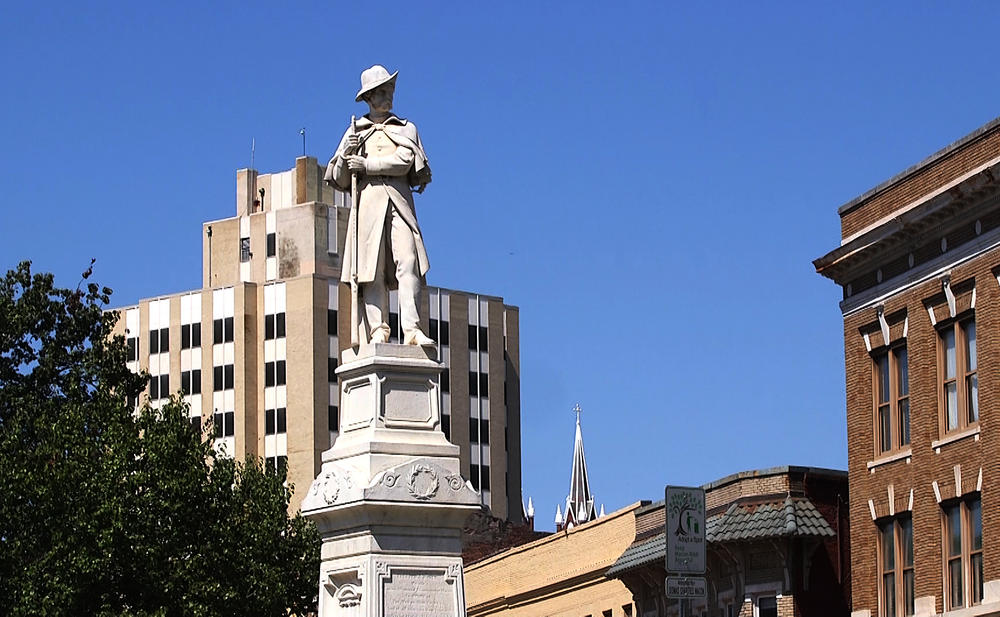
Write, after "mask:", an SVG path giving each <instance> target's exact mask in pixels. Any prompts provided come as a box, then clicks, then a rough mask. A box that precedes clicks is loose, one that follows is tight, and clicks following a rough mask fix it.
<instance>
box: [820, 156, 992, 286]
mask: <svg viewBox="0 0 1000 617" xmlns="http://www.w3.org/2000/svg"><path fill="white" fill-rule="evenodd" d="M997 194H1000V161H994V162H992V163H991V164H990V165H989V166H987V167H984V168H983V169H981V170H980V171H978V172H977V173H974V174H972V175H971V176H969V177H967V178H965V180H963V181H962V182H960V183H959V184H957V185H955V186H953V187H952V188H951V189H950V190H948V191H945V192H943V193H938V194H934V195H929V196H927V197H925V198H924V199H922V200H920V201H918V202H916V203H915V204H914V205H913V206H911V207H908V209H906V210H905V211H903V212H900V213H899V214H897V215H895V216H893V217H891V218H889V219H887V220H886V221H885V222H883V223H882V224H881V225H879V226H877V227H874V228H872V229H869V230H868V231H866V232H865V233H863V234H861V235H859V236H858V237H856V238H854V239H853V240H851V241H849V242H847V243H846V244H843V245H841V246H839V247H837V248H836V249H834V250H833V251H830V252H829V253H827V254H826V255H824V256H823V257H820V258H818V259H816V260H814V261H813V266H814V267H815V268H816V272H817V273H819V274H821V275H823V276H825V277H827V278H830V279H832V280H833V281H835V282H836V283H837V284H839V285H846V284H847V283H848V282H849V281H850V280H852V279H853V278H854V277H856V276H858V275H859V274H860V273H862V272H863V271H864V270H865V269H866V268H868V267H871V264H872V263H873V262H874V261H876V260H880V261H885V260H886V254H887V253H891V252H893V251H894V250H897V249H898V250H905V249H906V248H907V247H912V246H916V245H919V244H920V243H921V242H925V241H927V240H929V239H931V238H930V236H929V235H928V234H929V233H933V234H938V235H940V234H941V233H942V229H943V228H944V227H946V226H947V227H948V229H951V228H954V227H955V226H956V225H958V224H960V223H961V222H963V216H964V215H968V216H973V215H974V214H976V213H979V212H978V210H987V209H992V208H995V205H996V204H995V203H989V200H990V198H992V197H995V196H996V195H997ZM947 231H948V230H947V229H945V230H944V233H947Z"/></svg>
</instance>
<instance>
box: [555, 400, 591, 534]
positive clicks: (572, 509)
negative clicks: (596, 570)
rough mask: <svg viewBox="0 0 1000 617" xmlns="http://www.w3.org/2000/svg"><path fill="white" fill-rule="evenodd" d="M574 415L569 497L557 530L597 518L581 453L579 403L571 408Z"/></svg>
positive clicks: (582, 453)
mask: <svg viewBox="0 0 1000 617" xmlns="http://www.w3.org/2000/svg"><path fill="white" fill-rule="evenodd" d="M573 411H574V412H575V413H576V439H575V441H574V443H573V470H572V474H571V476H570V481H569V495H567V497H566V514H565V515H564V518H563V524H562V525H559V524H558V523H557V524H556V527H557V529H563V528H564V527H571V526H573V525H580V524H582V523H586V522H587V521H590V520H593V519H595V518H597V515H596V512H595V511H594V496H593V495H592V494H591V492H590V479H589V476H588V475H587V458H586V456H585V455H584V452H583V431H582V430H581V428H580V413H581V412H582V411H583V410H582V409H580V405H579V403H578V404H577V405H576V406H575V407H574V408H573Z"/></svg>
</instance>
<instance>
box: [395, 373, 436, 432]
mask: <svg viewBox="0 0 1000 617" xmlns="http://www.w3.org/2000/svg"><path fill="white" fill-rule="evenodd" d="M432 387H433V382H431V381H430V380H429V379H422V380H420V381H410V380H403V379H393V378H390V379H387V380H386V381H385V383H384V384H383V385H382V391H383V393H384V394H383V396H384V398H383V400H384V402H385V403H384V404H385V425H386V426H388V427H392V426H400V427H413V426H414V425H417V426H421V425H429V424H430V422H431V419H432V418H433V417H434V414H433V412H432V411H431V404H432V401H431V396H430V391H431V388H432ZM428 428H429V426H428Z"/></svg>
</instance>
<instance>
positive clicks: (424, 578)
mask: <svg viewBox="0 0 1000 617" xmlns="http://www.w3.org/2000/svg"><path fill="white" fill-rule="evenodd" d="M382 584H383V587H382V602H383V604H382V606H383V608H384V611H383V614H384V615H385V617H453V616H454V615H456V614H457V612H456V610H455V609H456V607H455V585H454V584H453V583H449V582H448V581H446V580H445V577H444V573H443V572H438V573H431V572H419V571H413V570H395V569H394V570H393V571H392V575H391V576H390V577H389V578H386V579H384V581H383V583H382Z"/></svg>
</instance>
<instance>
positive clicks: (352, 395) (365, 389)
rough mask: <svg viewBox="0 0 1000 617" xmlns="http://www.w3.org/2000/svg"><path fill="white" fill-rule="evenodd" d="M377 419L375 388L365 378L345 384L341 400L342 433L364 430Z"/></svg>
mask: <svg viewBox="0 0 1000 617" xmlns="http://www.w3.org/2000/svg"><path fill="white" fill-rule="evenodd" d="M374 417H375V388H373V387H372V384H371V381H370V380H369V379H368V378H367V377H365V378H363V379H355V380H352V381H350V382H347V383H345V384H344V396H343V398H342V400H341V412H340V432H342V433H346V432H348V431H351V430H355V429H359V428H364V427H366V426H368V425H369V424H371V422H372V420H373V418H374Z"/></svg>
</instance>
